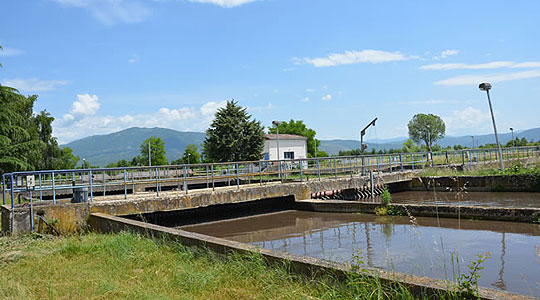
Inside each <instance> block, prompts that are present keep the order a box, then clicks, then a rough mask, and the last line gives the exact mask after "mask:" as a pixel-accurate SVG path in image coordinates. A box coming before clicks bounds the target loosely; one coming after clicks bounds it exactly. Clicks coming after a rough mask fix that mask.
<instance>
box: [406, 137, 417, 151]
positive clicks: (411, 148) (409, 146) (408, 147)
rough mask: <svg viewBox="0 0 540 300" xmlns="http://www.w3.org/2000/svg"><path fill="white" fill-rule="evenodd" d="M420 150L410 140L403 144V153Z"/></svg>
mask: <svg viewBox="0 0 540 300" xmlns="http://www.w3.org/2000/svg"><path fill="white" fill-rule="evenodd" d="M419 150H420V148H418V146H416V144H415V143H414V141H413V140H412V139H408V140H407V141H405V142H404V143H403V152H418V151H419Z"/></svg>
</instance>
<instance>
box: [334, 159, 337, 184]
mask: <svg viewBox="0 0 540 300" xmlns="http://www.w3.org/2000/svg"><path fill="white" fill-rule="evenodd" d="M334 177H335V178H336V179H337V162H336V158H335V157H334Z"/></svg>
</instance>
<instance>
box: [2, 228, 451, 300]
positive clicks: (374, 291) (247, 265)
mask: <svg viewBox="0 0 540 300" xmlns="http://www.w3.org/2000/svg"><path fill="white" fill-rule="evenodd" d="M0 251H1V252H0V298H2V299H415V298H414V297H413V296H412V295H411V294H409V292H408V291H407V290H405V289H404V288H403V287H402V286H400V285H397V284H396V285H392V286H381V284H380V282H379V280H377V279H370V278H365V277H362V276H359V275H354V276H351V277H350V278H349V279H347V280H344V281H341V282H337V281H334V280H333V279H332V278H331V277H330V276H328V277H327V278H326V279H324V278H323V279H321V278H318V279H310V278H306V277H304V276H300V275H294V274H293V273H291V272H289V270H288V266H287V265H283V266H267V265H266V264H265V263H264V260H263V258H262V257H260V256H258V255H251V256H240V255H234V254H231V255H227V256H220V255H217V254H213V253H212V252H209V251H204V250H197V249H191V248H186V247H184V246H182V245H181V244H179V243H176V242H171V241H155V240H152V239H148V238H144V237H141V236H138V235H135V234H131V233H121V234H97V233H88V234H84V235H74V236H68V237H54V236H48V235H27V236H22V237H0ZM453 295H454V294H448V295H443V296H444V297H445V298H454V297H453ZM438 298H439V296H438V297H437V299H438Z"/></svg>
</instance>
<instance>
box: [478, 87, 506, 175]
mask: <svg viewBox="0 0 540 300" xmlns="http://www.w3.org/2000/svg"><path fill="white" fill-rule="evenodd" d="M478 88H479V89H480V90H481V91H485V92H486V94H487V98H488V103H489V111H490V112H491V121H492V122H493V131H494V132H495V142H496V143H497V148H499V164H500V167H501V170H504V162H503V157H502V150H501V144H500V143H499V136H498V135H497V126H496V125H495V116H494V115H493V108H492V107H491V98H490V97H489V90H490V89H491V84H490V83H487V82H484V83H480V85H479V86H478Z"/></svg>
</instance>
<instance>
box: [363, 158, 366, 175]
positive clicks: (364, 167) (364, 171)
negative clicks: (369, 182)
mask: <svg viewBox="0 0 540 300" xmlns="http://www.w3.org/2000/svg"><path fill="white" fill-rule="evenodd" d="M365 159H366V158H365V157H364V156H362V176H366V161H365Z"/></svg>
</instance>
